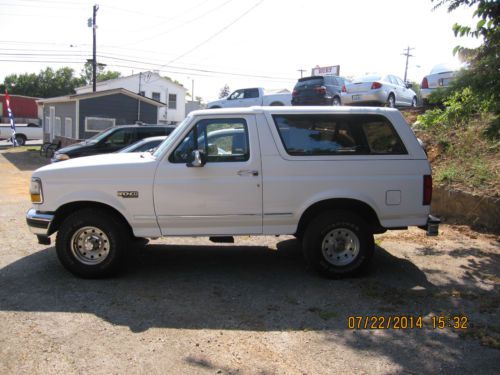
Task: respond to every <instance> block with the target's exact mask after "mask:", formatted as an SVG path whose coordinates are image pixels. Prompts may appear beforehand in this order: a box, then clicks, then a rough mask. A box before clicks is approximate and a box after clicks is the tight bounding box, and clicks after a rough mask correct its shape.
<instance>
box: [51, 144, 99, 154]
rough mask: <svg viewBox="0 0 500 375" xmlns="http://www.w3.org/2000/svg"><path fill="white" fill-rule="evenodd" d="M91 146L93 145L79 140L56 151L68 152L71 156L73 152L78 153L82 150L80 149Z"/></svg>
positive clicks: (59, 152)
mask: <svg viewBox="0 0 500 375" xmlns="http://www.w3.org/2000/svg"><path fill="white" fill-rule="evenodd" d="M92 146H95V145H93V144H89V143H85V142H79V143H75V144H72V145H69V146H66V147H63V148H60V149H59V150H57V151H56V152H57V153H58V154H68V155H70V156H71V155H74V154H78V153H80V151H82V150H84V149H86V148H88V147H92Z"/></svg>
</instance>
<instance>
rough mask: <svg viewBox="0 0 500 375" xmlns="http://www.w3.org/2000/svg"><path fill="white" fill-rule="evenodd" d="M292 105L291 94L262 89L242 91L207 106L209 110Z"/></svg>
mask: <svg viewBox="0 0 500 375" xmlns="http://www.w3.org/2000/svg"><path fill="white" fill-rule="evenodd" d="M291 104H292V94H291V93H270V92H269V93H266V91H265V90H264V89H263V88H262V87H256V88H250V89H240V90H236V91H234V92H233V93H232V94H231V95H229V96H228V97H227V98H225V99H221V100H215V101H213V102H209V103H208V104H207V108H209V109H214V108H231V107H252V106H256V105H260V106H284V105H291Z"/></svg>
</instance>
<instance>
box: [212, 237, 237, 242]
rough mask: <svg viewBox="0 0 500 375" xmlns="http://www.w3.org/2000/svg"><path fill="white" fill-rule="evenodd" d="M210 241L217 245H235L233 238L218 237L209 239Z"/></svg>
mask: <svg viewBox="0 0 500 375" xmlns="http://www.w3.org/2000/svg"><path fill="white" fill-rule="evenodd" d="M208 239H209V240H210V241H212V242H215V243H234V237H233V236H217V237H208Z"/></svg>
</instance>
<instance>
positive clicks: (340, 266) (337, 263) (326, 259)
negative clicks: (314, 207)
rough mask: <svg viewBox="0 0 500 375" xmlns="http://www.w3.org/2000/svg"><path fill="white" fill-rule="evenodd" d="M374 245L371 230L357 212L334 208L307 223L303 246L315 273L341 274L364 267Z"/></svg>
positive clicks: (363, 269)
mask: <svg viewBox="0 0 500 375" xmlns="http://www.w3.org/2000/svg"><path fill="white" fill-rule="evenodd" d="M344 236H345V237H344ZM333 240H335V241H333ZM351 240H352V241H351ZM356 241H357V242H356ZM323 245H324V246H326V247H323ZM334 246H338V247H339V248H338V249H337V248H333V247H334ZM374 246H375V244H374V241H373V234H372V233H371V232H370V231H369V230H368V225H367V224H366V222H365V221H364V220H363V219H362V218H361V217H360V216H358V215H356V214H354V213H351V212H349V211H342V210H335V211H326V212H324V213H322V214H320V215H319V216H318V217H316V218H315V219H314V220H312V221H311V222H310V223H309V225H308V226H307V229H306V231H305V233H304V240H303V243H302V250H303V252H304V256H305V258H306V260H307V262H308V263H309V265H311V266H312V267H313V268H314V269H315V270H316V271H317V272H318V273H320V274H321V275H323V276H326V277H329V278H340V277H345V276H354V275H356V274H360V273H361V272H363V271H365V270H366V269H367V268H368V266H369V264H370V261H371V259H372V256H373V250H374Z"/></svg>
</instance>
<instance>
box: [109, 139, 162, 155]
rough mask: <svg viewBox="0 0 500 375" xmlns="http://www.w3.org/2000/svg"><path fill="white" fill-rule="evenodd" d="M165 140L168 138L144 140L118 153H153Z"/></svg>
mask: <svg viewBox="0 0 500 375" xmlns="http://www.w3.org/2000/svg"><path fill="white" fill-rule="evenodd" d="M165 139H167V136H160V137H148V138H144V139H141V140H140V141H137V142H135V143H132V144H131V145H130V146H127V147H125V148H122V149H121V150H120V151H118V152H146V151H152V150H154V149H156V147H158V146H159V145H160V143H162V142H163V141H164V140H165Z"/></svg>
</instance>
